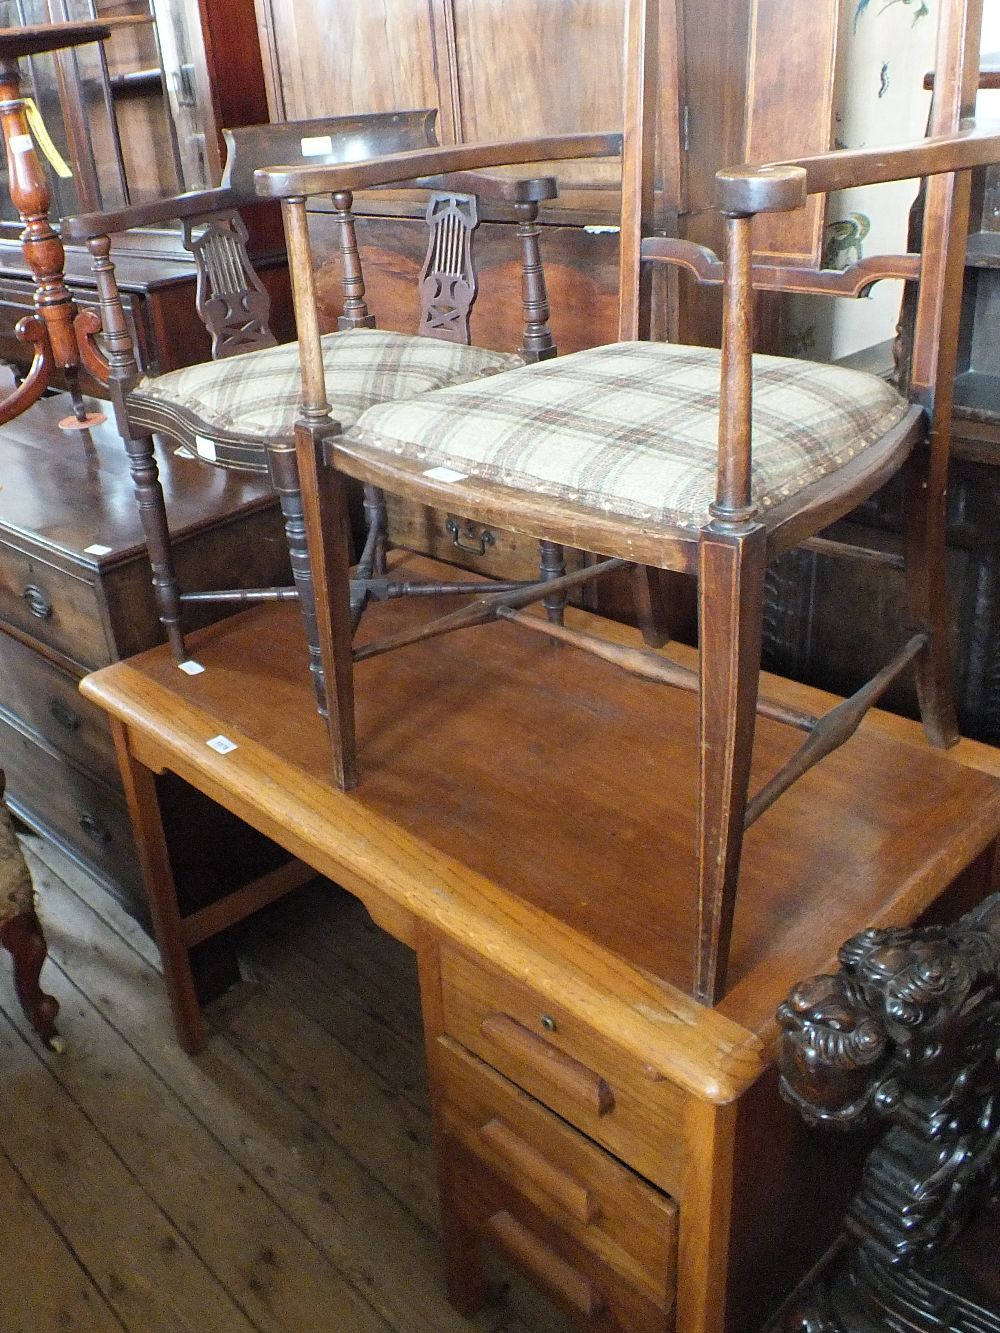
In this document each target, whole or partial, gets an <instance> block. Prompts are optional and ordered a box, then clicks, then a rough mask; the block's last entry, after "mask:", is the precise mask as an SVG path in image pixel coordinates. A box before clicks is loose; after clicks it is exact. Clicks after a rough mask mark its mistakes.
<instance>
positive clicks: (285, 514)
mask: <svg viewBox="0 0 1000 1333" xmlns="http://www.w3.org/2000/svg"><path fill="white" fill-rule="evenodd" d="M267 468H268V472H269V474H270V478H271V485H272V486H273V487H274V489H275V490H276V491H277V492H278V500H279V502H280V504H281V516H282V518H283V520H284V524H285V541H286V542H287V543H288V555H289V558H290V560H291V565H292V578H293V580H294V581H295V587H296V590H297V592H298V594H299V610H300V612H301V613H302V624H303V627H304V629H305V634H306V643H307V645H308V648H309V672H310V674H311V676H312V682H313V689H314V690H315V693H316V705H317V707H318V709H319V711H320V713H321V714H322V715H323V716H324V717H326V708H327V704H326V680H325V676H324V671H323V654H322V652H321V650H320V640H319V626H318V625H317V623H316V589H315V587H314V585H313V576H312V564H311V561H310V558H309V547H308V544H307V542H306V524H305V514H304V512H303V507H302V488H301V485H300V483H299V469H298V466H297V464H296V461H295V446H294V444H293V445H287V446H275V445H269V446H268V450H267Z"/></svg>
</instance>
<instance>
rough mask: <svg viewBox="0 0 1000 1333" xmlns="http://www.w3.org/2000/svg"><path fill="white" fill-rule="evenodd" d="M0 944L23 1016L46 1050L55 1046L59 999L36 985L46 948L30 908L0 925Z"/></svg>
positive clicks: (36, 918)
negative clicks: (10, 961)
mask: <svg viewBox="0 0 1000 1333" xmlns="http://www.w3.org/2000/svg"><path fill="white" fill-rule="evenodd" d="M0 944H2V945H3V946H4V948H5V949H7V950H8V951H9V952H10V956H11V958H13V960H14V988H15V990H16V991H17V998H18V1000H19V1001H20V1004H21V1008H22V1009H23V1010H24V1013H25V1017H26V1018H27V1020H28V1022H29V1023H30V1024H31V1026H32V1027H33V1028H34V1029H35V1031H36V1032H37V1033H38V1035H39V1036H40V1037H41V1039H42V1041H44V1042H45V1044H46V1046H48V1047H49V1049H50V1050H56V1049H58V1046H57V1042H58V1038H57V1036H56V1027H55V1024H56V1014H58V1012H59V1002H58V1000H56V999H55V998H54V996H52V995H46V993H45V992H44V991H43V990H42V988H41V986H40V985H39V981H38V979H39V976H40V975H41V971H42V964H43V963H44V962H45V959H46V957H47V956H48V949H47V948H46V944H45V936H44V935H43V934H42V927H41V925H40V923H39V920H38V917H37V915H36V913H35V909H34V908H33V907H30V908H28V909H26V910H25V911H23V912H19V913H18V914H17V915H16V916H12V917H10V918H8V920H6V921H4V922H3V924H2V925H0Z"/></svg>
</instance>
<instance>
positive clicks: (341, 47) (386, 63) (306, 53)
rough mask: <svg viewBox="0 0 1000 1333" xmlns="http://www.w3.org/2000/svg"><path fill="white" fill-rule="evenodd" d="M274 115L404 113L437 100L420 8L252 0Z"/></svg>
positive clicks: (367, 1)
mask: <svg viewBox="0 0 1000 1333" xmlns="http://www.w3.org/2000/svg"><path fill="white" fill-rule="evenodd" d="M258 14H259V17H260V19H261V27H262V29H263V32H264V35H265V42H266V45H267V46H268V47H269V48H270V55H271V58H272V68H271V74H272V93H273V96H274V99H275V102H276V103H277V105H276V106H275V107H274V111H276V112H277V113H278V114H279V116H281V117H283V118H286V119H288V120H300V119H304V118H307V117H310V116H328V115H347V114H349V113H350V112H366V111H406V110H416V109H420V108H423V107H435V106H438V105H439V103H440V100H441V99H440V97H439V94H438V87H437V80H436V78H435V73H434V46H433V41H432V34H431V26H430V15H429V12H428V8H427V6H426V4H423V5H415V4H414V3H413V0H258Z"/></svg>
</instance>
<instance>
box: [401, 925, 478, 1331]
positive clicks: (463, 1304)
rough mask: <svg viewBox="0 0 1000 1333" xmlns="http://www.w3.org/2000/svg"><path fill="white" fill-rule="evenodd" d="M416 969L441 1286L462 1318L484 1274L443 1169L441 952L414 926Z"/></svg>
mask: <svg viewBox="0 0 1000 1333" xmlns="http://www.w3.org/2000/svg"><path fill="white" fill-rule="evenodd" d="M416 945H417V967H418V969H419V972H420V1009H421V1013H422V1015H423V1021H424V1041H425V1043H426V1047H427V1073H428V1077H429V1079H430V1087H431V1106H432V1108H433V1112H432V1113H433V1118H434V1158H435V1162H436V1164H437V1172H438V1191H439V1194H440V1199H441V1240H442V1245H443V1247H444V1263H445V1282H446V1284H447V1288H448V1300H449V1301H450V1302H451V1304H452V1305H453V1306H454V1307H455V1309H456V1310H457V1311H458V1312H459V1314H463V1315H467V1316H468V1315H473V1314H475V1312H476V1311H477V1310H478V1309H479V1308H480V1306H482V1304H483V1303H484V1301H485V1299H486V1274H485V1272H484V1271H483V1262H482V1257H481V1255H480V1241H479V1237H478V1236H477V1235H476V1234H475V1232H474V1231H473V1230H472V1229H471V1228H470V1227H468V1226H466V1224H465V1223H464V1222H463V1221H462V1220H461V1218H460V1217H459V1216H458V1214H457V1212H456V1210H455V1207H454V1205H453V1203H452V1192H453V1190H452V1184H451V1179H450V1173H449V1170H448V1158H449V1153H448V1151H447V1149H446V1148H445V1145H444V1143H443V1142H442V1138H443V1133H442V1128H441V1126H442V1117H441V1106H440V1095H441V1092H440V1090H441V1078H440V1074H439V1071H438V1037H439V1036H441V1034H442V1033H443V1032H444V1015H443V1012H442V1006H441V953H440V949H439V947H438V942H437V940H436V939H435V937H434V936H433V934H432V933H431V932H430V931H429V930H427V929H426V927H423V926H418V928H417V941H416Z"/></svg>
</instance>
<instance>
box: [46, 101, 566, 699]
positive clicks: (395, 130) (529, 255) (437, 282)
mask: <svg viewBox="0 0 1000 1333" xmlns="http://www.w3.org/2000/svg"><path fill="white" fill-rule="evenodd" d="M435 119H436V112H434V111H412V112H387V113H378V114H373V115H368V116H342V117H335V118H324V119H319V120H311V121H296V122H286V123H283V124H280V125H263V126H246V127H243V128H240V129H236V130H225V131H224V135H225V138H226V143H227V148H228V153H227V161H226V168H225V173H224V176H223V182H222V186H221V187H220V188H219V189H214V190H207V191H198V192H193V193H190V194H186V195H179V196H175V197H173V198H170V199H165V200H158V201H155V202H153V203H150V204H140V205H136V206H133V207H129V208H124V209H120V210H117V211H114V212H105V213H92V214H81V215H79V216H77V217H73V218H66V219H63V222H62V235H63V237H64V239H66V240H68V241H77V242H79V241H83V242H85V243H86V245H87V248H88V249H89V251H90V253H91V255H92V258H93V272H94V277H95V281H96V284H97V291H98V301H99V306H100V316H99V317H98V316H97V314H96V313H95V312H87V311H85V312H83V313H82V314H81V315H79V316H78V317H77V319H76V328H77V331H78V334H79V335H80V350H81V355H82V359H83V361H84V364H85V365H86V368H87V369H88V370H89V371H90V373H91V374H92V375H93V376H94V377H95V378H97V379H98V380H99V381H100V382H101V383H103V384H106V385H107V386H108V390H109V392H110V396H111V400H112V403H113V405H114V410H115V415H116V421H117V423H118V427H119V430H120V431H121V434H122V438H123V440H124V442H125V448H126V450H127V452H128V456H129V460H130V466H131V470H132V476H133V480H134V485H135V491H136V498H137V502H138V506H139V512H140V515H141V518H142V524H143V532H144V536H145V539H146V544H147V547H148V550H149V554H150V562H151V565H152V570H153V587H154V590H155V594H156V601H157V609H158V612H159V616H160V620H161V622H162V624H163V626H164V629H165V631H166V633H167V636H168V639H169V641H170V644H171V646H172V648H173V651H174V654H175V656H176V657H177V659H178V661H180V662H183V661H184V660H185V659H186V658H187V655H188V654H187V647H186V643H185V638H184V632H183V628H182V613H183V608H184V607H185V606H186V605H189V604H191V605H198V604H201V603H206V602H209V603H211V602H216V603H239V604H250V603H254V602H259V601H273V600H290V599H297V600H298V602H299V605H300V608H301V610H302V616H303V621H304V624H305V629H306V637H307V640H308V644H309V652H310V667H311V670H312V675H313V680H314V684H315V688H316V694H317V700H318V703H319V706H320V708H321V710H322V709H324V706H325V694H326V691H325V685H324V680H323V666H322V658H321V653H320V649H319V644H318V631H317V627H316V613H315V598H314V592H313V580H312V572H311V566H310V561H309V554H308V550H307V548H306V543H305V529H304V520H303V510H302V500H301V494H300V487H299V478H298V469H297V466H296V458H295V451H294V448H293V447H291V446H288V445H285V444H282V443H275V444H271V445H269V446H268V448H267V450H266V467H267V471H268V473H269V476H270V479H271V482H272V484H273V485H274V487H275V489H276V491H277V492H278V495H279V498H280V502H281V508H282V514H283V518H284V523H285V533H286V538H287V541H288V548H289V553H290V556H291V565H292V574H293V578H294V586H293V587H290V588H256V589H224V590H208V591H190V592H182V591H181V589H180V586H179V583H178V579H177V575H176V572H175V569H174V562H173V558H172V554H171V544H170V531H169V523H168V516H167V513H166V507H165V504H164V499H163V493H162V489H161V487H160V483H159V477H158V470H157V465H156V459H155V454H154V447H153V435H152V432H151V430H150V427H149V422H148V421H147V422H141V423H137V421H136V419H135V418H136V415H137V414H136V412H135V409H134V408H133V407H132V405H131V404H130V395H131V394H132V391H133V390H134V389H135V387H136V385H137V384H138V383H139V381H140V380H141V378H142V375H141V372H140V370H139V367H138V364H137V361H136V356H135V349H134V345H133V341H132V337H131V332H130V329H129V325H128V320H127V318H126V315H125V312H124V309H123V306H122V301H121V296H120V293H119V290H118V285H117V282H116V280H115V270H114V265H113V263H112V261H111V248H112V236H113V235H114V234H115V233H118V232H122V231H127V230H129V229H131V228H134V227H143V226H154V225H163V224H165V223H167V222H170V221H174V220H180V221H181V222H182V225H183V228H184V237H185V243H186V245H187V247H188V249H189V250H190V251H191V253H192V254H193V255H194V257H195V261H196V265H197V273H198V290H197V308H198V313H199V315H200V316H201V318H202V320H203V322H204V323H205V325H206V327H207V328H208V330H209V332H210V334H211V336H212V346H213V357H214V358H216V359H219V358H221V357H227V356H233V355H236V354H239V353H245V352H251V351H255V350H259V349H263V348H267V347H272V346H274V345H275V341H276V340H275V338H274V336H273V334H272V333H271V331H270V327H269V324H268V314H269V302H268V297H267V293H266V291H265V289H264V287H263V285H262V283H261V282H260V280H259V278H258V277H257V275H256V273H255V272H254V269H253V265H252V263H251V261H250V258H249V256H248V253H247V248H246V241H247V231H246V227H245V225H244V223H243V220H242V218H241V217H240V213H239V212H238V210H239V209H245V208H246V207H247V206H250V205H259V204H260V203H261V200H260V198H259V196H258V195H257V194H256V192H255V190H254V185H253V171H254V169H255V168H256V167H259V166H260V165H261V164H262V163H266V162H273V161H280V162H289V163H296V162H307V161H308V162H312V163H315V162H316V161H318V160H323V159H324V158H325V159H327V160H331V159H332V160H340V159H344V158H351V159H353V158H356V157H357V156H358V155H359V153H362V154H363V153H371V152H375V151H378V150H379V148H380V147H382V148H385V147H386V146H388V147H393V146H401V145H402V146H406V147H411V146H413V145H421V146H429V145H433V144H435V143H436V139H435V135H434V122H435ZM304 139H306V140H308V139H312V140H313V141H314V142H317V141H320V142H321V141H322V140H327V141H328V146H327V148H326V150H325V151H324V152H323V153H322V154H321V156H320V158H319V159H317V158H315V157H311V156H307V155H306V154H305V150H304V147H303V140H304ZM400 183H401V184H404V185H406V186H407V187H412V188H419V189H422V190H426V191H429V192H430V199H429V203H428V208H427V219H428V226H429V230H430V236H429V240H428V248H427V257H426V260H425V264H424V268H423V270H422V273H421V275H420V294H421V315H420V321H419V327H418V330H417V332H419V333H420V334H422V335H424V336H427V337H432V338H438V339H441V340H444V341H451V342H460V343H465V344H468V343H469V341H470V335H469V312H470V309H471V306H472V304H473V302H474V300H475V297H476V290H477V284H476V275H475V269H474V267H473V263H472V242H471V237H472V232H473V229H474V227H475V226H476V224H477V222H478V211H477V203H476V201H477V199H485V200H488V201H490V202H493V203H496V204H498V205H501V206H506V207H507V208H509V209H512V210H513V212H514V214H515V216H516V218H517V241H518V246H519V249H520V256H521V268H522V306H523V325H522V337H521V345H520V347H519V348H518V351H519V352H520V354H521V355H522V356H523V357H524V359H525V360H526V361H537V360H543V359H545V358H546V357H549V356H554V355H555V353H556V348H555V344H554V342H553V339H552V335H551V332H550V329H549V325H548V319H549V306H548V298H547V294H546V290H545V280H544V272H543V268H542V261H541V255H540V251H539V244H538V238H539V234H540V229H539V227H538V223H537V219H538V212H539V206H540V204H541V203H542V202H543V201H544V200H546V199H551V198H553V197H555V194H556V185H555V181H554V180H553V178H552V177H550V176H546V177H539V178H532V179H515V178H512V177H500V176H486V175H483V174H482V173H478V172H464V173H456V172H451V173H437V174H435V175H434V176H432V177H424V178H421V179H419V180H416V179H413V180H407V181H405V182H400ZM332 198H333V204H334V210H335V211H334V220H335V224H336V227H337V230H338V232H339V240H340V250H341V260H342V275H341V277H342V291H343V310H342V314H341V315H340V317H339V319H338V325H337V327H338V329H340V330H346V329H356V328H371V327H374V326H375V318H374V316H373V315H372V314H371V313H370V311H369V309H368V305H367V302H366V299H365V283H364V275H363V271H362V265H361V258H360V255H359V251H358V243H357V234H356V227H355V219H354V214H353V211H352V210H353V193H352V191H349V190H338V191H334V192H332ZM98 339H100V342H98ZM157 428H159V429H161V430H163V431H165V432H168V433H170V434H172V435H174V434H179V435H180V438H182V439H185V442H187V443H189V444H190V443H191V442H192V441H191V440H190V439H186V436H190V435H192V430H191V428H190V426H188V427H187V429H186V430H185V428H184V424H183V423H176V422H172V421H170V420H169V419H165V420H163V421H162V422H158V425H157ZM261 458H262V461H263V454H262V455H261ZM232 465H233V466H239V462H238V461H234V462H233V464H232ZM365 510H366V514H367V517H368V524H369V526H368V537H367V540H366V542H365V545H364V550H363V553H362V556H361V559H360V561H359V564H358V566H357V568H356V569H355V572H354V577H353V579H352V606H353V616H354V619H355V621H356V620H357V618H358V617H359V616H360V614H361V611H362V610H363V607H364V605H365V603H366V602H367V600H368V599H369V598H373V597H374V598H388V597H395V596H401V595H405V594H407V593H412V592H415V591H417V590H416V589H414V588H413V586H412V585H409V584H405V583H401V582H397V581H394V580H392V579H390V578H389V577H388V575H387V571H386V566H385V545H386V514H385V506H384V503H383V501H382V498H381V495H380V494H379V493H378V491H377V490H376V488H374V487H366V488H365ZM563 568H564V565H563V564H562V562H561V554H560V553H559V552H557V551H556V550H555V548H550V547H545V548H543V553H542V571H543V577H547V578H549V579H552V578H554V577H556V576H557V575H558V574H559V573H560V572H561V570H562V569H563ZM509 586H510V587H512V588H513V587H518V586H520V585H519V584H511V585H509ZM471 587H472V585H469V584H466V585H457V587H456V590H457V591H459V592H461V591H463V590H464V591H465V592H468V591H470V590H471ZM434 590H436V591H438V592H444V591H449V592H450V591H452V587H451V586H450V585H445V584H439V585H434V588H433V589H430V591H434ZM419 591H420V592H422V593H426V592H427V591H429V589H427V588H421V589H420V590H419ZM550 601H552V608H553V609H552V614H553V616H554V617H555V618H556V619H558V617H559V616H560V615H561V604H560V603H559V602H558V599H557V598H555V599H550Z"/></svg>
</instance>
